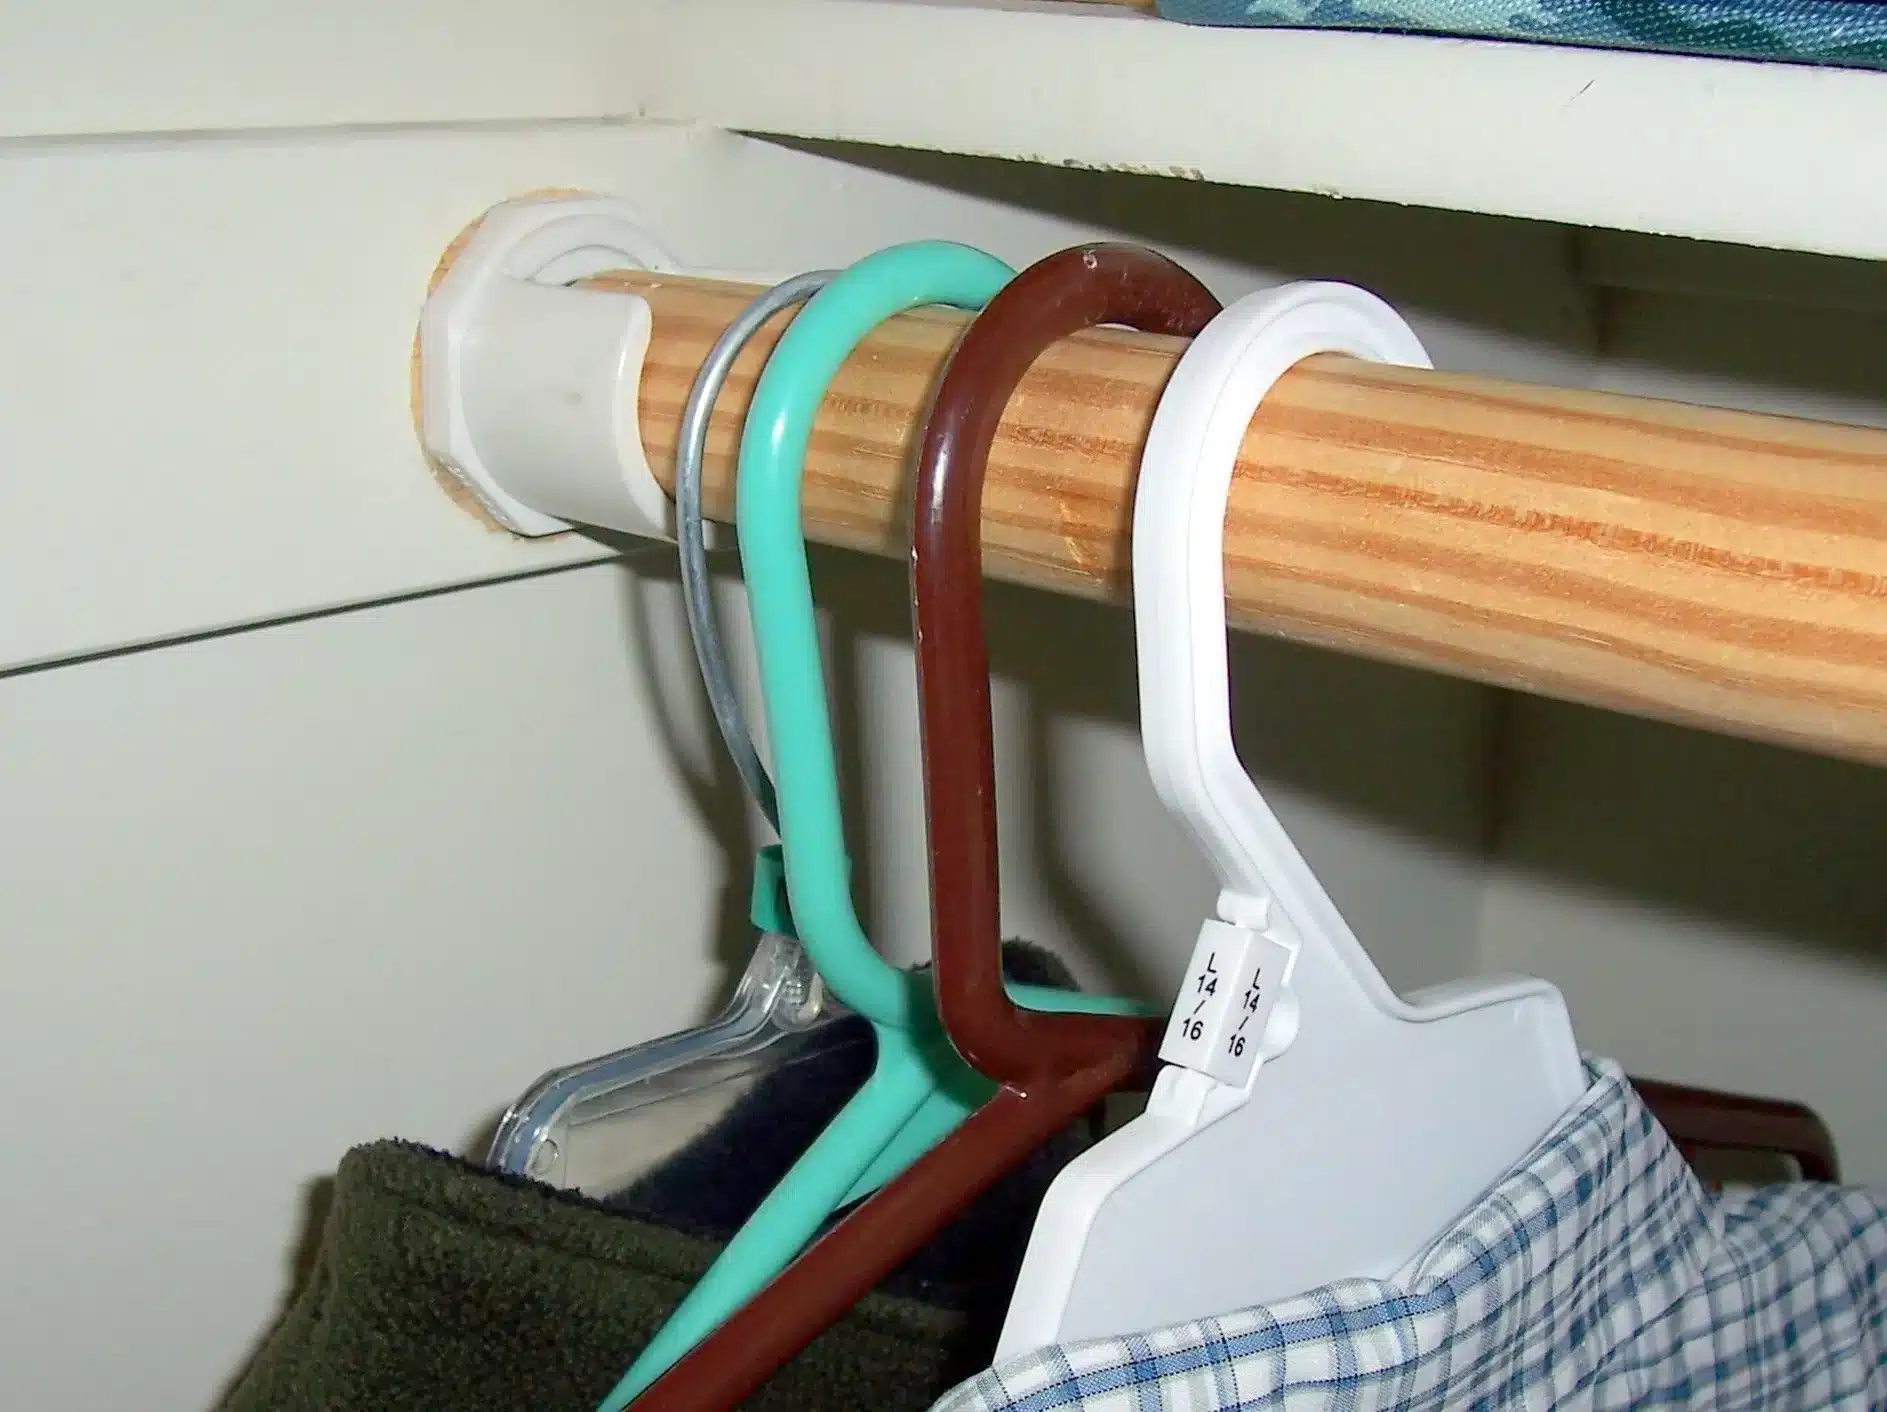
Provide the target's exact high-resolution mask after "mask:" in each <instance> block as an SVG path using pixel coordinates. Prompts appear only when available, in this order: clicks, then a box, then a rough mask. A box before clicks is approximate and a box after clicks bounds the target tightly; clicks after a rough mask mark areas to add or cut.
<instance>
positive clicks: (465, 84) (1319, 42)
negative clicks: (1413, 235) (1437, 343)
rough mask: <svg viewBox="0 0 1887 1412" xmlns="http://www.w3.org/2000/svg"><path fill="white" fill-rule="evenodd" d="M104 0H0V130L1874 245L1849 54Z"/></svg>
mask: <svg viewBox="0 0 1887 1412" xmlns="http://www.w3.org/2000/svg"><path fill="white" fill-rule="evenodd" d="M111 9H112V11H113V13H112V15H111V17H110V22H109V23H106V22H105V21H104V20H103V19H101V17H100V15H99V14H98V12H97V11H98V7H96V6H77V5H74V6H55V7H50V8H49V7H45V6H38V5H32V6H28V5H16V4H10V3H8V0H0V136H10V137H28V136H71V135H78V134H89V135H105V134H122V133H136V132H145V133H154V132H171V133H175V132H190V133H204V132H231V131H250V132H253V131H254V130H257V129H282V128H302V127H336V126H350V127H358V126H363V125H368V126H373V125H382V124H414V123H421V124H432V123H466V122H515V121H525V120H542V119H555V118H589V119H594V118H627V119H652V120H659V121H678V122H689V123H701V124H706V125H710V126H714V127H721V128H734V129H741V130H747V131H753V132H761V133H772V134H781V135H790V136H796V137H810V138H834V139H848V140H855V141H861V142H871V143H882V144H891V145H897V146H906V147H919V148H929V149H935V150H939V151H946V152H964V153H978V154H985V155H990V156H998V157H1010V158H1020V159H1026V160H1030V161H1036V162H1046V163H1055V164H1061V163H1067V164H1071V165H1077V166H1085V167H1099V168H1108V169H1121V170H1129V171H1141V172H1154V173H1160V174H1163V175H1169V176H1177V177H1190V178H1197V179H1201V180H1206V181H1215V182H1226V183H1231V184H1236V185H1247V186H1263V187H1272V188H1277V189H1282V190H1291V191H1312V192H1321V193H1325V194H1328V195H1333V196H1347V197H1362V198H1368V199H1371V200H1379V201H1392V202H1400V203H1405V204H1410V205H1418V206H1432V207H1441V208H1446V209H1454V210H1462V211H1478V212H1485V213H1492V214H1498V215H1510V216H1526V217H1534V218H1539V219H1543V220H1551V221H1561V222H1566V223H1569V224H1574V225H1582V226H1594V227H1609V228H1613V229H1618V230H1629V231H1645V232H1655V233H1661V234H1671V235H1685V236H1695V237H1700V238H1706V239H1712V240H1721V241H1730V242H1735V243H1739V244H1745V245H1756V246H1773V247H1778V248H1785V249H1798V250H1812V251H1820V252H1824V253H1828V254H1838V255H1850V256H1861V257H1864V258H1869V259H1880V258H1887V181H1881V180H1879V179H1878V174H1879V172H1880V169H1881V167H1880V153H1881V152H1882V150H1883V149H1887V74H1879V73H1870V72H1865V71H1859V70H1842V69H1816V68H1810V67H1804V66H1797V65H1786V64H1754V63H1741V62H1735V61H1728V60H1714V59H1690V58H1675V57H1663V56H1658V55H1646V54H1629V53H1620V52H1613V51H1605V50H1589V49H1570V48H1558V47H1549V46H1535V45H1520V44H1499V43H1488V42H1478V41H1460V40H1444V39H1425V38H1411V37H1398V36H1385V35H1366V34H1349V33H1337V32H1328V31H1326V32H1308V31H1305V32H1298V31H1285V30H1223V29H1202V28H1195V27H1191V26H1186V25H1178V24H1172V23H1169V22H1166V21H1162V20H1159V19H1156V18H1154V17H1153V16H1152V15H1150V14H1145V13H1141V12H1138V11H1135V10H1132V9H1124V8H1120V7H1118V6H1113V5H1085V4H1068V3H1056V2H1055V0H686V3H677V0H544V3H542V4H539V5H536V6H533V7H532V8H531V12H530V17H529V20H528V22H526V21H524V20H522V19H520V17H519V14H518V12H517V10H516V8H515V7H514V6H512V5H509V4H504V3H501V0H460V3H456V4H444V3H439V2H438V0H400V3H384V0H331V3H328V4H325V5H319V6H317V5H314V4H312V3H309V2H308V0H303V3H302V4H300V5H295V4H290V5H286V6H268V7H261V8H258V7H256V6H254V5H249V4H245V3H242V0H176V2H175V3H173V4H169V5H164V6H149V5H122V4H121V5H116V6H113V7H111ZM291 32H292V34H293V39H294V42H292V43H285V42H284V36H285V35H286V34H289V33H291ZM74 54H84V56H85V81H84V82H74V81H73V78H72V73H73V70H72V56H73V55H74Z"/></svg>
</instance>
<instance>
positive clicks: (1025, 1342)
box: [997, 283, 1587, 1359]
mask: <svg viewBox="0 0 1887 1412" xmlns="http://www.w3.org/2000/svg"><path fill="white" fill-rule="evenodd" d="M1323 352H1334V353H1345V354H1348V355H1350V356H1351V357H1356V358H1366V359H1370V360H1373V361H1376V362H1386V363H1399V364H1404V365H1408V366H1414V367H1427V366H1429V362H1428V357H1427V355H1426V354H1425V353H1424V352H1423V350H1422V346H1421V344H1420V343H1419V342H1418V341H1417V339H1416V337H1415V335H1414V334H1413V333H1412V332H1411V331H1410V329H1409V328H1408V326H1407V325H1406V324H1404V323H1403V321H1402V320H1401V318H1400V317H1398V316H1397V314H1396V313H1395V311H1394V310H1393V309H1391V308H1390V307H1389V306H1388V305H1386V304H1384V303H1383V302H1382V301H1381V300H1379V299H1377V298H1376V297H1374V296H1373V295H1370V294H1366V293H1364V292H1363V291H1361V290H1359V289H1355V288H1352V287H1350V286H1348V285H1340V284H1327V283H1307V284H1296V285H1289V286H1286V287H1285V288H1282V289H1276V290H1271V291H1266V292H1262V293H1259V294H1254V295H1251V296H1249V297H1247V298H1245V299H1241V300H1239V301H1238V302H1237V303H1235V304H1233V305H1231V306H1230V307H1228V308H1227V309H1226V310H1225V312H1224V313H1222V314H1221V315H1220V316H1219V317H1218V318H1216V319H1215V320H1213V322H1212V323H1211V324H1210V325H1209V326H1208V327H1207V328H1206V330H1205V331H1204V332H1203V333H1202V334H1201V335H1200V336H1199V337H1198V338H1197V339H1195V340H1194V342H1193V344H1192V346H1191V347H1190V348H1189V349H1188V350H1187V352H1186V354H1185V356H1184V357H1183V358H1182V359H1181V360H1180V363H1179V366H1178V369H1177V370H1176V371H1175V373H1174V374H1173V378H1172V381H1171V382H1170V383H1169V384H1168V386H1167V389H1166V392H1165V395H1164V396H1163V397H1162V398H1161V401H1160V406H1159V410H1158V411H1157V413H1156V414H1155V416H1154V419H1153V425H1152V429H1151V431H1150V433H1149V435H1148V439H1147V446H1146V451H1145V453H1144V457H1143V459H1142V462H1141V467H1140V481H1139V489H1138V492H1137V494H1136V497H1135V501H1134V520H1133V524H1134V566H1133V581H1134V613H1135V627H1136V633H1137V636H1138V653H1139V666H1140V717H1141V734H1142V739H1143V743H1144V745H1145V749H1146V756H1147V765H1148V768H1149V769H1150V770H1151V772H1152V775H1153V781H1154V785H1155V787H1156V789H1157V790H1158V792H1159V795H1160V798H1161V800H1162V801H1163V802H1164V803H1165V804H1166V806H1167V807H1168V808H1169V809H1170V810H1172V812H1173V814H1174V815H1175V816H1176V817H1177V818H1178V819H1179V820H1180V821H1181V822H1182V823H1183V824H1184V825H1185V826H1186V828H1187V829H1188V831H1189V832H1190V833H1191V834H1192V836H1193V837H1194V838H1195V839H1196V840H1197V841H1198V843H1199V846H1200V847H1201V848H1202V849H1204V850H1205V853H1206V855H1207V856H1208V857H1209V858H1210V859H1211V860H1212V863H1213V866H1214V868H1215V870H1216V872H1217V874H1218V878H1219V881H1220V885H1221V891H1220V893H1219V899H1218V911H1217V915H1216V916H1215V917H1211V918H1208V919H1207V920H1206V922H1205V924H1204V925H1203V927H1202V928H1201V930H1200V934H1199V939H1198V943H1197V945H1196V947H1195V950H1194V953H1193V958H1192V962H1191V964H1190V966H1189V968H1188V971H1187V976H1186V980H1185V983H1184V985H1183V987H1182V989H1181V992H1180V995H1179V999H1178V1002H1177V1003H1176V1005H1175V1007H1174V1010H1173V1015H1172V1019H1171V1021H1170V1022H1169V1025H1168V1028H1167V1031H1166V1035H1165V1040H1164V1043H1163V1045H1162V1048H1161V1051H1160V1057H1161V1058H1162V1059H1163V1060H1164V1061H1166V1067H1165V1068H1164V1069H1163V1070H1162V1071H1161V1073H1160V1075H1159V1078H1158V1080H1157V1081H1156V1083H1155V1085H1154V1089H1153V1093H1152V1096H1151V1098H1150V1100H1149V1102H1148V1106H1147V1109H1146V1111H1145V1113H1144V1114H1143V1115H1141V1116H1140V1117H1138V1118H1136V1119H1134V1120H1133V1121H1132V1122H1130V1123H1128V1124H1127V1125H1126V1126H1125V1127H1123V1128H1121V1129H1120V1130H1119V1131H1118V1132H1116V1133H1113V1134H1111V1135H1110V1136H1109V1137H1107V1138H1106V1139H1105V1140H1103V1141H1102V1142H1100V1143H1098V1144H1097V1145H1096V1146H1094V1147H1093V1148H1091V1149H1089V1150H1088V1151H1087V1152H1086V1153H1084V1154H1083V1155H1082V1156H1081V1157H1079V1158H1077V1159H1076V1160H1075V1162H1074V1163H1072V1164H1071V1165H1070V1166H1069V1167H1067V1168H1066V1169H1065V1170H1064V1171H1063V1172H1062V1174H1061V1175H1060V1177H1059V1178H1058V1179H1057V1180H1056V1182H1055V1183H1054V1185H1053V1186H1052V1187H1051V1188H1050V1189H1049V1192H1048V1196H1047V1199H1046V1200H1045V1201H1044V1203H1043V1205H1042V1208H1041V1212H1040V1214H1039V1215H1038V1217H1037V1219H1036V1225H1035V1231H1034V1234H1033V1236H1032V1238H1031V1241H1030V1245H1029V1249H1028V1254H1027V1256H1026V1258H1025V1260H1024V1263H1023V1267H1022V1273H1021V1277H1020V1279H1019V1280H1018V1282H1017V1286H1016V1292H1015V1295H1014V1298H1013V1301H1012V1303H1011V1305H1010V1309H1009V1317H1008V1321H1007V1323H1006V1325H1005V1326H1004V1329H1003V1334H1002V1341H1001V1344H1000V1345H999V1347H998V1350H997V1356H998V1358H999V1359H1000V1358H1008V1357H1011V1356H1014V1355H1016V1354H1020V1353H1026V1352H1029V1351H1031V1350H1033V1349H1035V1348H1039V1347H1042V1346H1044V1345H1047V1344H1051V1343H1063V1342H1070V1341H1073V1340H1077V1339H1082V1338H1091V1337H1103V1336H1110V1335H1118V1334H1125V1333H1133V1332H1138V1331H1141V1330H1146V1329H1152V1328H1156V1327H1159V1326H1162V1325H1167V1324H1172V1323H1177V1322H1181V1321H1184V1320H1188V1319H1194V1318H1200V1317H1205V1316H1208V1315H1211V1314H1217V1313H1224V1312H1227V1311H1229V1310H1233V1309H1238V1308H1243V1307H1247V1306H1250V1305H1253V1304H1257V1303H1262V1302H1266V1301H1269V1300H1273V1299H1278V1298H1283V1297H1286V1296H1289V1295H1293V1294H1298V1293H1302V1292H1304V1291H1306V1290H1309V1289H1313V1288H1316V1287H1317V1286H1320V1285H1323V1284H1327V1283H1330V1282H1331V1281H1334V1280H1338V1279H1342V1278H1346V1277H1351V1276H1364V1277H1372V1276H1373V1277H1379V1278H1380V1277H1387V1276H1390V1275H1393V1274H1394V1273H1395V1272H1396V1271H1397V1269H1398V1268H1400V1267H1401V1266H1403V1265H1404V1264H1405V1263H1406V1262H1408V1261H1409V1260H1410V1259H1412V1258H1413V1257H1415V1256H1416V1255H1418V1254H1419V1253H1420V1252H1421V1251H1422V1250H1423V1249H1424V1248H1425V1247H1426V1246H1427V1245H1429V1244H1430V1243H1432V1241H1433V1240H1434V1239H1435V1238H1436V1237H1437V1236H1438V1235H1439V1234H1441V1233H1442V1232H1443V1231H1444V1230H1445V1228H1446V1227H1447V1226H1448V1225H1449V1224H1450V1223H1451V1222H1452V1221H1453V1220H1454V1219H1455V1218H1456V1217H1457V1216H1458V1215H1459V1214H1460V1213H1461V1212H1462V1211H1464V1210H1466V1209H1467V1208H1468V1207H1469V1206H1470V1205H1471V1203H1472V1202H1473V1201H1474V1200H1475V1199H1476V1198H1477V1197H1478V1196H1480V1194H1481V1193H1482V1192H1483V1191H1484V1190H1485V1189H1486V1188H1487V1187H1488V1186H1489V1185H1490V1184H1491V1183H1492V1182H1493V1181H1494V1180H1495V1179H1496V1178H1498V1177H1499V1176H1501V1175H1502V1174H1503V1173H1504V1172H1505V1171H1506V1170H1507V1169H1509V1168H1510V1167H1512V1166H1513V1164H1514V1163H1515V1162H1517V1161H1519V1160H1520V1159H1521V1158H1523V1157H1524V1156H1525V1155H1526V1153H1527V1151H1528V1150H1529V1149H1530V1148H1531V1147H1532V1146H1533V1144H1534V1143H1535V1142H1537V1141H1538V1140H1539V1139H1540V1138H1541V1137H1543V1136H1544V1135H1545V1134H1546V1132H1547V1131H1548V1129H1549V1128H1550V1127H1551V1126H1552V1124H1553V1123H1554V1121H1555V1120H1556V1119H1558V1118H1559V1117H1560V1115H1561V1114H1562V1113H1564V1112H1565V1111H1566V1109H1567V1108H1568V1107H1570V1106H1571V1105H1572V1103H1573V1102H1574V1101H1575V1100H1576V1099H1577V1098H1578V1097H1579V1096H1580V1094H1581V1093H1582V1092H1583V1091H1584V1090H1585V1087H1586V1082H1587V1080H1586V1075H1585V1071H1584V1067H1583V1065H1582V1063H1581V1061H1580V1056H1579V1052H1578V1049H1577V1046H1576V1045H1575V1043H1574V1040H1573V1034H1572V1026H1571V1022H1570V1021H1569V1019H1568V1017H1567V1014H1566V1007H1565V1002H1564V1001H1563V1000H1562V999H1561V997H1560V995H1559V992H1558V991H1557V990H1555V989H1554V988H1553V987H1552V986H1550V985H1547V984H1545V983H1544V982H1541V981H1535V980H1526V979H1500V980H1479V981H1472V982H1459V983H1454V984H1450V985H1446V986H1441V987H1436V988H1432V989H1429V990H1426V991H1421V992H1417V993H1415V994H1412V995H1411V996H1410V997H1408V998H1407V999H1404V998H1402V997H1400V996H1398V995H1397V994H1396V993H1395V992H1394V991H1393V990H1391V989H1390V988H1389V985H1388V983H1387V982H1385V981H1384V980H1383V978H1382V975H1381V974H1380V973H1379V972H1378V971H1377V970H1376V968H1375V966H1374V965H1373V964H1372V963H1371V962H1370V959H1369V956H1368V954H1367V953H1366V952H1365V951H1364V950H1363V947H1362V945H1361V943H1359V942H1358V941H1357V939H1356V937H1355V935H1354V934H1353V933H1352V932H1351V931H1350V928H1349V926H1348V924H1347V923H1346V922H1345V921H1344V920H1343V917H1342V915H1341V914H1340V913H1339V912H1338V911H1337V908H1336V906H1335V904H1334V903H1333V902H1332V901H1331V900H1330V897H1329V894H1327V893H1326V892H1325V891H1324V889H1323V887H1322V885H1321V884H1320V883H1319V882H1318V881H1317V878H1316V875H1315V874H1314V873H1312V871H1311V869H1310V867H1309V865H1308V864H1306V863H1305V861H1304V859H1303V857H1302V855H1300V854H1299V853H1298V851H1297V849H1296V847H1295V846H1294V845H1293V844H1292V842H1291V840H1290V837H1289V836H1288V835H1287V834H1286V832H1285V830H1284V828H1283V826H1282V825H1281V824H1280V823H1279V821H1278V819H1277V816H1276V815H1275V814H1273V813H1272V811H1271V809H1270V807H1269V806H1268V805H1267V804H1266V803H1265V801H1264V799H1263V797H1262V796H1261V795H1260V794H1259V792H1258V788H1257V786H1256V785H1255V784H1254V783H1253V782H1252V780H1251V777H1250V776H1249V775H1247V774H1246V772H1245V770H1244V767H1243V766H1242V765H1240V763H1239V760H1238V755H1237V752H1236V750H1235V748H1234V746H1233V743H1232V731H1231V717H1230V713H1229V699H1228V685H1227V674H1226V645H1225V585H1224V569H1223V560H1222V555H1223V548H1224V547H1223V535H1224V523H1225V507H1226V500H1227V496H1228V494H1229V492H1230V487H1231V481H1232V474H1233V468H1234V464H1235V462H1236V460H1237V456H1238V451H1239V446H1240V443H1241V442H1242V441H1243V439H1244V436H1245V431H1246V427H1247V425H1248V424H1249V423H1250V421H1251V419H1252V416H1253V414H1254V413H1255V412H1256V411H1257V408H1258V404H1259V402H1260V400H1261V399H1262V398H1263V397H1264V395H1265V393H1266V391H1267V390H1269V388H1270V387H1271V385H1272V384H1273V383H1274V382H1275V381H1276V380H1277V379H1278V377H1280V376H1281V375H1282V374H1283V373H1284V372H1285V371H1286V370H1287V369H1289V368H1290V367H1291V366H1292V365H1293V364H1294V363H1296V362H1298V361H1299V360H1300V359H1302V358H1305V357H1308V356H1310V355H1311V354H1314V353H1323Z"/></svg>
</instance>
